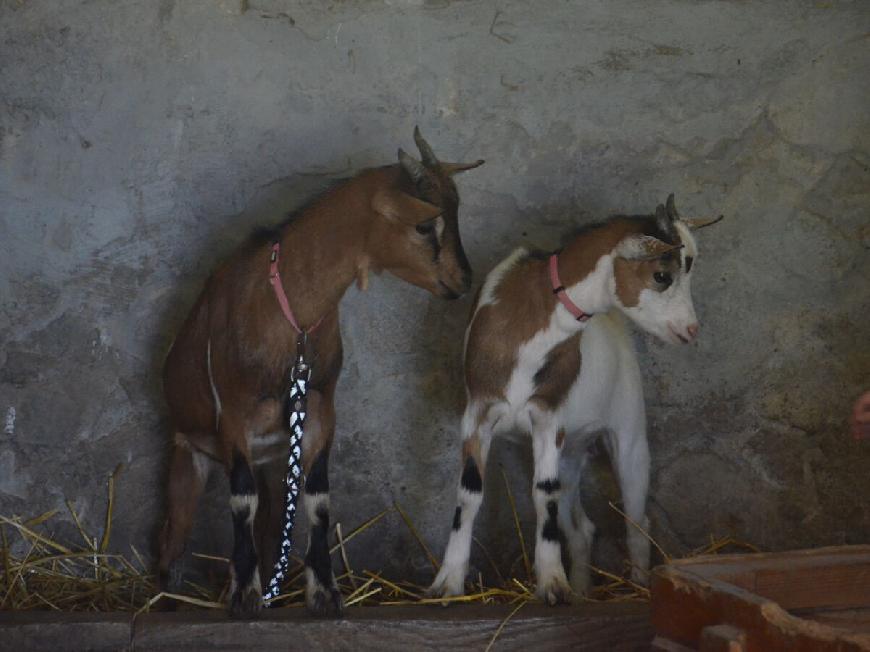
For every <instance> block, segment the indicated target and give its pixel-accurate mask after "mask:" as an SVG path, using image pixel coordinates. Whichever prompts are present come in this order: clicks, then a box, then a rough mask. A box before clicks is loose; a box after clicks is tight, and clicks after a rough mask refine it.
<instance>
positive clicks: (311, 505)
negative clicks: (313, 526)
mask: <svg viewBox="0 0 870 652" xmlns="http://www.w3.org/2000/svg"><path fill="white" fill-rule="evenodd" d="M302 495H303V496H304V498H303V499H302V500H303V502H304V503H305V513H306V514H307V515H308V522H309V523H319V522H320V517H318V516H317V511H318V510H319V509H320V508H321V507H325V508H326V510H327V511H329V494H327V493H321V494H310V493H307V492H305V493H303V494H302Z"/></svg>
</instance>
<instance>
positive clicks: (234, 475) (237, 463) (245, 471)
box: [230, 451, 257, 496]
mask: <svg viewBox="0 0 870 652" xmlns="http://www.w3.org/2000/svg"><path fill="white" fill-rule="evenodd" d="M230 493H231V494H233V495H234V496H237V495H240V494H241V495H244V496H252V495H253V496H256V495H257V483H256V481H255V480H254V474H253V473H252V472H251V467H250V466H248V461H247V460H246V459H245V456H244V455H242V454H241V453H240V452H239V451H235V452H233V466H232V468H231V469H230Z"/></svg>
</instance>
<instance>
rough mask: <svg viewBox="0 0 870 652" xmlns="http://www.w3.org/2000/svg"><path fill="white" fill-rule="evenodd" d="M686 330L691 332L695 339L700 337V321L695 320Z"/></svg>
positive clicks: (690, 335)
mask: <svg viewBox="0 0 870 652" xmlns="http://www.w3.org/2000/svg"><path fill="white" fill-rule="evenodd" d="M686 330H687V331H688V332H689V338H691V339H695V338H696V337H698V331H699V330H701V327H700V326H699V325H698V322H695V323H694V324H689V325H688V326H687V327H686Z"/></svg>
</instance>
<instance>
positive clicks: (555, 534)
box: [541, 500, 565, 544]
mask: <svg viewBox="0 0 870 652" xmlns="http://www.w3.org/2000/svg"><path fill="white" fill-rule="evenodd" d="M558 519H559V505H558V504H556V501H555V500H549V501H547V520H546V521H544V529H543V530H542V531H541V536H542V537H543V538H544V540H545V541H556V542H557V543H560V544H561V543H562V542H563V541H564V539H565V535H564V534H563V533H562V530H561V529H560V528H559V520H558Z"/></svg>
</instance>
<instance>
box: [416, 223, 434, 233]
mask: <svg viewBox="0 0 870 652" xmlns="http://www.w3.org/2000/svg"><path fill="white" fill-rule="evenodd" d="M414 228H415V229H417V233H419V234H420V235H429V234H430V233H432V231H434V230H435V223H434V220H433V221H432V222H423V223H422V224H418V225H417V226H415V227H414Z"/></svg>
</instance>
